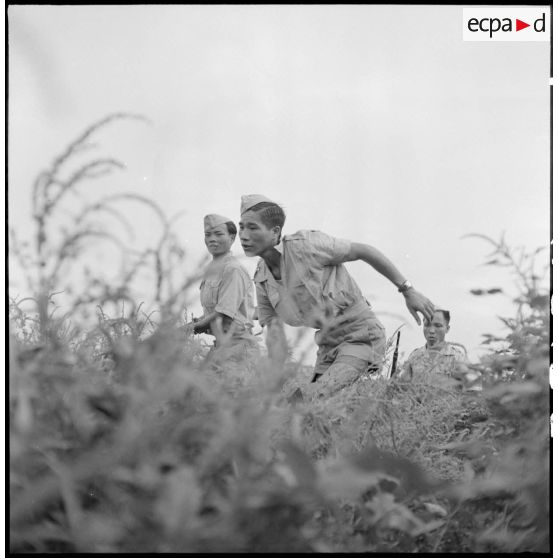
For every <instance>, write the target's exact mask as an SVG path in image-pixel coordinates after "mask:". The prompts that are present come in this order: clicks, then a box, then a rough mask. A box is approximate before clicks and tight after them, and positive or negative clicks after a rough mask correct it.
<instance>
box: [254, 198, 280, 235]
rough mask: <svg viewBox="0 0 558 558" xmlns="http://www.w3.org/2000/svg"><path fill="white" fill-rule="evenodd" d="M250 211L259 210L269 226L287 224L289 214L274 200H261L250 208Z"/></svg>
mask: <svg viewBox="0 0 558 558" xmlns="http://www.w3.org/2000/svg"><path fill="white" fill-rule="evenodd" d="M250 211H257V212H258V214H259V216H260V218H261V220H262V223H263V224H264V225H265V226H266V227H267V228H268V229H271V228H272V227H281V229H283V225H284V224H285V219H286V218H287V216H286V215H285V212H284V211H283V208H282V207H280V206H278V205H277V204H276V203H272V202H260V203H257V204H256V205H254V206H253V207H251V208H250Z"/></svg>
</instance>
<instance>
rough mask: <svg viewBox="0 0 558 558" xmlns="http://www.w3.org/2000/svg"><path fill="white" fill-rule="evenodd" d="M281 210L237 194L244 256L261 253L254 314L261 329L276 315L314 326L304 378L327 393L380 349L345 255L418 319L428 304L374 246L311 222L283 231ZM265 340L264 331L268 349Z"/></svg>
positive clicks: (374, 361) (377, 328)
mask: <svg viewBox="0 0 558 558" xmlns="http://www.w3.org/2000/svg"><path fill="white" fill-rule="evenodd" d="M285 218H286V217H285V212H284V211H283V209H282V208H281V207H280V206H279V205H278V204H277V203H275V202H273V201H272V200H270V199H268V198H266V197H264V196H261V195H258V194H252V195H246V196H242V201H241V216H240V224H239V225H240V226H239V238H240V242H241V244H242V248H243V249H244V253H245V254H246V255H247V256H254V257H255V256H259V258H260V260H259V262H258V266H257V268H256V272H255V275H254V281H255V283H256V298H257V307H258V308H257V312H258V319H259V321H260V325H261V326H262V327H264V328H267V329H269V328H270V327H271V328H273V325H274V323H276V322H283V323H286V324H289V325H291V326H306V327H311V328H315V329H316V330H317V331H316V334H315V340H316V343H317V345H318V354H317V359H316V364H315V367H314V374H313V378H312V380H311V381H312V382H316V384H317V385H316V387H317V391H318V394H319V395H330V394H333V393H335V392H336V391H338V390H339V389H342V388H344V387H345V386H348V385H350V384H351V383H353V382H354V381H355V380H356V379H357V378H358V377H359V376H361V375H362V374H365V373H366V371H367V370H368V369H376V370H379V369H380V368H381V366H382V362H383V359H384V353H385V343H386V338H385V331H384V327H383V326H382V324H381V323H380V321H379V320H378V318H377V317H376V315H375V314H374V312H373V311H372V309H371V307H370V305H369V304H368V302H367V301H366V299H365V298H364V296H363V294H362V292H361V290H360V288H359V286H358V285H357V284H356V282H355V280H354V279H353V278H352V276H351V275H350V274H349V272H348V271H347V269H346V268H345V266H344V265H343V264H344V263H345V262H350V261H355V260H362V261H364V262H366V263H367V264H368V265H370V266H371V267H372V268H373V269H374V270H375V271H377V272H378V273H380V274H381V275H383V276H384V277H386V278H387V279H388V280H389V281H391V282H392V283H393V284H394V285H395V287H396V288H397V289H398V290H399V292H400V293H401V294H402V296H403V297H404V299H405V303H406V305H407V308H408V309H409V311H410V312H411V314H412V315H413V317H414V318H415V320H416V321H417V323H418V324H420V318H419V313H420V314H422V316H423V317H424V318H425V319H426V320H430V319H432V317H433V313H434V304H433V303H432V302H431V301H430V300H429V299H428V298H427V297H425V296H424V295H423V294H421V293H420V292H419V291H417V290H415V289H414V288H413V286H412V285H411V283H410V282H409V281H408V280H406V279H405V276H404V275H403V274H402V273H401V272H400V271H399V270H398V269H397V268H396V267H395V265H394V264H393V263H392V262H391V261H390V260H389V259H388V258H387V257H386V256H385V255H383V254H382V253H381V252H380V251H379V250H378V249H376V248H374V247H373V246H370V245H368V244H363V243H360V242H352V241H349V240H344V239H339V238H334V237H332V236H329V235H327V234H324V233H322V232H319V231H313V230H301V231H298V232H296V233H294V234H290V235H285V236H283V235H282V233H283V226H284V223H285ZM270 337H271V340H270ZM270 343H273V336H270V335H267V344H268V350H269V349H270Z"/></svg>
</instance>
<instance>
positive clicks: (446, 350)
mask: <svg viewBox="0 0 558 558" xmlns="http://www.w3.org/2000/svg"><path fill="white" fill-rule="evenodd" d="M460 362H463V363H468V362H469V359H468V358H467V353H466V352H465V350H464V349H463V348H462V347H461V345H457V344H455V343H450V342H447V341H446V342H444V344H443V345H442V347H441V348H439V349H429V348H428V347H427V346H426V345H425V346H424V347H419V348H418V349H415V350H414V351H413V352H412V353H411V354H410V355H409V358H408V359H407V362H406V363H405V364H404V365H403V367H404V368H405V367H408V368H409V369H410V372H411V375H412V376H413V378H414V377H416V376H419V377H420V376H421V375H434V374H442V375H445V376H451V375H452V373H453V372H455V371H456V364H457V363H460Z"/></svg>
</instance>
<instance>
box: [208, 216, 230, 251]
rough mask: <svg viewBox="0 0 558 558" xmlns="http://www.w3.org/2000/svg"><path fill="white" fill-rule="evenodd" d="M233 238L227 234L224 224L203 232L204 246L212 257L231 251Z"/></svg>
mask: <svg viewBox="0 0 558 558" xmlns="http://www.w3.org/2000/svg"><path fill="white" fill-rule="evenodd" d="M234 238H235V237H234V235H232V234H229V231H228V230H227V225H226V224H225V223H222V224H221V225H217V226H216V227H213V228H212V229H206V230H205V245H206V246H207V250H208V252H209V253H210V254H211V255H212V256H213V257H215V256H222V255H223V254H226V253H227V252H228V251H229V250H230V249H231V246H232V245H233V242H234Z"/></svg>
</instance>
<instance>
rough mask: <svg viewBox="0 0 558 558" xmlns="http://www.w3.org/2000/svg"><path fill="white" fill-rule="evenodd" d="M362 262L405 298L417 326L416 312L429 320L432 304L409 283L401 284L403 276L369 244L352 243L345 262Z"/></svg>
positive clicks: (418, 319) (431, 313)
mask: <svg viewBox="0 0 558 558" xmlns="http://www.w3.org/2000/svg"><path fill="white" fill-rule="evenodd" d="M354 260H362V261H364V262H366V263H367V264H368V265H370V266H372V267H373V268H374V269H375V270H376V271H377V272H378V273H380V274H381V275H383V276H384V277H386V279H389V280H390V281H391V282H392V283H393V284H394V285H395V286H396V287H397V288H398V289H399V290H400V291H401V292H402V293H403V296H404V297H405V304H406V305H407V308H408V309H409V311H410V312H411V314H412V316H413V318H415V321H416V322H417V324H419V325H420V318H419V316H418V314H417V312H420V313H421V314H422V315H423V316H424V317H425V318H426V319H427V320H431V319H432V316H433V314H434V304H433V303H432V302H431V301H430V300H429V299H428V298H427V297H425V296H424V295H423V294H422V293H419V292H418V291H417V290H415V289H414V288H413V287H412V286H411V285H410V283H408V284H407V285H405V288H404V289H403V283H405V281H406V279H405V277H404V275H403V274H402V273H401V272H400V271H399V270H398V269H397V267H395V264H394V263H393V262H392V261H391V260H390V259H389V258H388V257H387V256H384V254H382V252H380V251H379V250H378V249H377V248H374V247H373V246H370V245H369V244H361V243H359V242H353V243H352V244H351V250H350V252H349V255H348V256H347V258H346V260H345V261H354Z"/></svg>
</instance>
